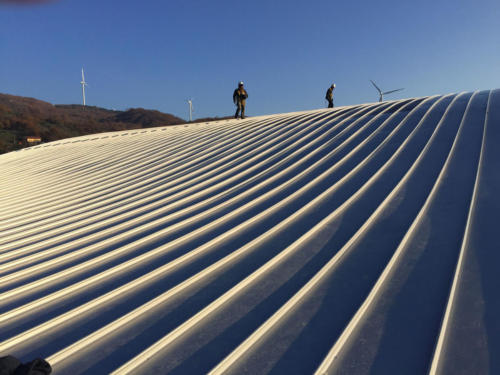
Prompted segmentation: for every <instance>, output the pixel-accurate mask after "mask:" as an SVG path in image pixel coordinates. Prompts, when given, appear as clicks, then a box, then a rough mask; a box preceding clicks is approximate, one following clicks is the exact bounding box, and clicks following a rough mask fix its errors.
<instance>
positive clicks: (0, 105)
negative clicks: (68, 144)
mask: <svg viewBox="0 0 500 375" xmlns="http://www.w3.org/2000/svg"><path fill="white" fill-rule="evenodd" d="M184 122H185V120H183V119H181V118H179V117H176V116H173V115H171V114H167V113H162V112H159V111H154V110H147V109H143V108H131V109H128V110H126V111H112V110H108V109H104V108H99V107H91V106H86V107H83V106H81V105H53V104H51V103H47V102H44V101H41V100H37V99H33V98H25V97H20V96H14V95H7V94H0V153H5V152H9V151H13V150H16V149H19V148H22V147H26V146H28V145H27V144H26V142H25V139H26V137H28V136H35V137H40V138H41V140H42V142H50V141H55V140H58V139H62V138H68V137H75V136H79V135H85V134H93V133H102V132H107V131H114V130H126V129H138V128H148V127H155V126H165V125H175V124H182V123H184Z"/></svg>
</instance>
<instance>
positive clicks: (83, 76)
mask: <svg viewBox="0 0 500 375" xmlns="http://www.w3.org/2000/svg"><path fill="white" fill-rule="evenodd" d="M82 82H85V75H84V74H83V68H82Z"/></svg>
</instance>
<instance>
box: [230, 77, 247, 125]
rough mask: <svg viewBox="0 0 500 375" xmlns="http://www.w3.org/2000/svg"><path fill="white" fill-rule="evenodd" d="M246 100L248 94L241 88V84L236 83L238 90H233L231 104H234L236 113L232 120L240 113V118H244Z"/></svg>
mask: <svg viewBox="0 0 500 375" xmlns="http://www.w3.org/2000/svg"><path fill="white" fill-rule="evenodd" d="M247 98H248V93H247V92H246V90H245V89H244V88H243V82H240V83H238V88H237V89H236V90H234V93H233V102H234V104H236V113H235V114H234V118H238V116H239V113H240V111H241V118H242V119H244V118H245V104H246V101H247Z"/></svg>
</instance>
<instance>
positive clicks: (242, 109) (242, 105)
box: [241, 103, 245, 119]
mask: <svg viewBox="0 0 500 375" xmlns="http://www.w3.org/2000/svg"><path fill="white" fill-rule="evenodd" d="M241 118H242V119H243V118H245V104H243V103H241Z"/></svg>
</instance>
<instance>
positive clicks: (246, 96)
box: [245, 90, 248, 99]
mask: <svg viewBox="0 0 500 375" xmlns="http://www.w3.org/2000/svg"><path fill="white" fill-rule="evenodd" d="M245 99H248V92H247V90H245Z"/></svg>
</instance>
